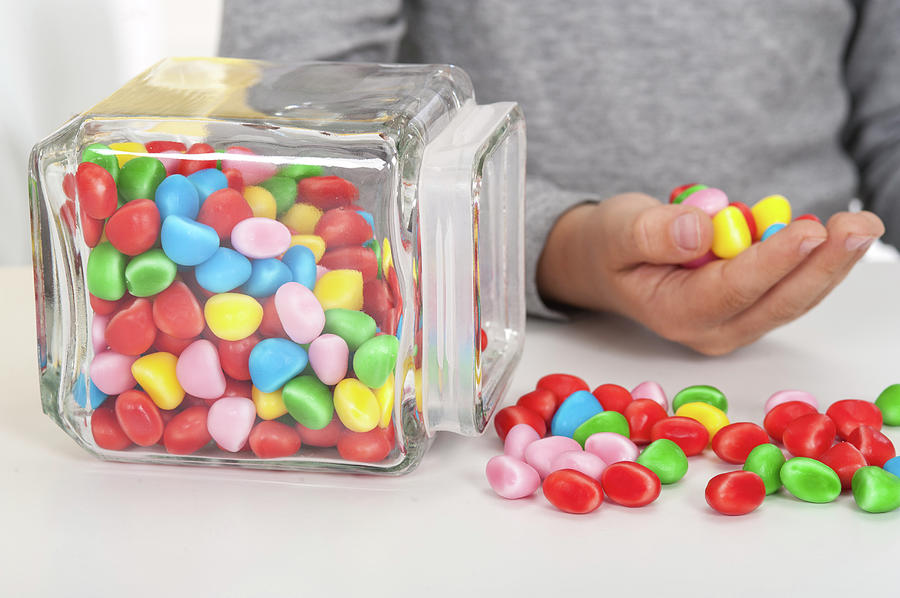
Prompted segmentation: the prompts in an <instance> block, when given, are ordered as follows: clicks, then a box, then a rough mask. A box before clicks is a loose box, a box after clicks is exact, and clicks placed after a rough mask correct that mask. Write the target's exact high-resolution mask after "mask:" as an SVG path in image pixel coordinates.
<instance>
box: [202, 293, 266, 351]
mask: <svg viewBox="0 0 900 598" xmlns="http://www.w3.org/2000/svg"><path fill="white" fill-rule="evenodd" d="M203 315H204V316H205V317H206V324H207V325H208V326H209V329H210V330H212V333H213V334H215V335H216V336H218V337H219V338H221V339H222V340H226V341H239V340H241V339H242V338H247V337H248V336H250V335H251V334H253V333H254V332H256V329H257V328H259V324H260V322H262V317H263V308H262V305H260V304H259V302H258V301H257V300H256V299H254V298H253V297H250V296H248V295H241V294H240V293H220V294H218V295H213V296H212V297H210V298H209V299H208V300H207V301H206V306H205V307H204V308H203Z"/></svg>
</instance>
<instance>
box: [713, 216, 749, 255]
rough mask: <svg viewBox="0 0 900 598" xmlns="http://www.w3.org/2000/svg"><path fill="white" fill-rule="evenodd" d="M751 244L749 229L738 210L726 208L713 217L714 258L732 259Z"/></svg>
mask: <svg viewBox="0 0 900 598" xmlns="http://www.w3.org/2000/svg"><path fill="white" fill-rule="evenodd" d="M752 242H753V240H752V239H751V238H750V227H749V226H747V221H746V220H745V219H744V215H743V214H742V213H741V211H740V210H739V209H738V208H736V207H734V206H728V207H727V208H725V209H723V210H720V211H719V213H718V214H716V215H715V216H713V243H712V252H713V253H714V254H716V256H718V257H720V258H722V259H730V258H733V257H734V256H736V255H738V254H739V253H741V252H742V251H744V250H745V249H747V248H748V247H750V244H751V243H752Z"/></svg>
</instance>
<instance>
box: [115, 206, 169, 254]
mask: <svg viewBox="0 0 900 598" xmlns="http://www.w3.org/2000/svg"><path fill="white" fill-rule="evenodd" d="M159 227H160V222H159V210H158V209H156V203H154V202H152V201H150V200H149V199H135V200H133V201H129V202H128V203H127V204H125V205H124V206H122V207H121V208H119V209H118V210H116V211H115V213H114V214H113V215H112V216H111V217H110V219H109V221H108V222H107V223H106V238H107V239H109V242H110V243H112V245H113V247H115V248H116V249H118V250H119V251H121V252H122V253H124V254H125V255H138V254H139V253H144V252H145V251H147V250H148V249H150V248H151V247H153V246H154V245H155V244H156V240H157V239H158V238H159Z"/></svg>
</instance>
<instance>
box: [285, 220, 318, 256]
mask: <svg viewBox="0 0 900 598" xmlns="http://www.w3.org/2000/svg"><path fill="white" fill-rule="evenodd" d="M288 226H290V225H288ZM294 245H303V246H304V247H307V248H309V250H310V251H312V252H313V255H314V256H315V258H316V263H317V264H318V263H319V260H320V259H322V256H323V255H325V240H324V239H323V238H322V237H320V236H318V235H293V236H292V237H291V247H293V246H294Z"/></svg>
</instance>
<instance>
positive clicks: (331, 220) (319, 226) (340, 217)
mask: <svg viewBox="0 0 900 598" xmlns="http://www.w3.org/2000/svg"><path fill="white" fill-rule="evenodd" d="M315 234H317V235H318V236H320V237H322V240H323V241H325V246H326V247H328V248H329V249H335V248H337V247H345V246H348V245H350V246H352V245H355V246H359V245H362V244H363V243H365V242H366V241H368V240H369V239H371V238H372V227H371V226H369V223H368V222H367V221H366V219H365V218H363V217H362V216H360V215H359V213H358V212H356V211H355V210H346V209H342V208H338V209H335V210H328V211H327V212H325V213H324V214H322V217H321V218H319V221H318V222H317V223H316V228H315ZM326 267H328V266H326Z"/></svg>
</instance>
